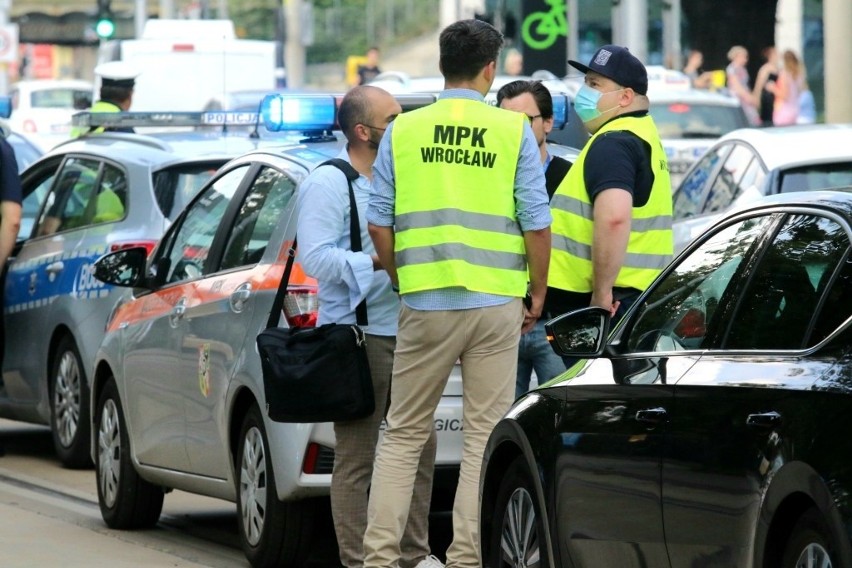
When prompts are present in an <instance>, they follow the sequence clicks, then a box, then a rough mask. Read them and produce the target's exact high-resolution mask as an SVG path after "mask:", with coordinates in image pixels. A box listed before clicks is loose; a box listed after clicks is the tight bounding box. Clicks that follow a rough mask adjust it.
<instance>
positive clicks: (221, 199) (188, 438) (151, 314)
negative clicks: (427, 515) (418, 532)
mask: <svg viewBox="0 0 852 568" xmlns="http://www.w3.org/2000/svg"><path fill="white" fill-rule="evenodd" d="M398 100H399V101H400V103H401V105H402V107H403V110H406V109H410V108H412V107H413V106H419V105H422V104H425V103H429V102H432V101H433V100H434V97H433V96H431V95H427V96H420V97H416V96H414V97H412V96H399V97H398ZM335 108H336V107H335V99H334V98H333V97H331V96H307V95H280V94H278V95H270V96H269V97H267V99H266V100H265V101H264V106H263V112H262V115H263V117H264V121H265V122H266V123H267V125H268V127H269V128H272V129H273V130H284V131H293V130H304V131H306V132H305V134H301V133H299V135H298V136H296V137H294V138H292V141H291V142H290V143H288V144H285V145H282V146H280V147H268V148H264V149H262V150H257V151H253V152H250V153H247V154H246V155H244V156H241V157H239V158H237V159H235V160H232V161H231V162H229V163H228V164H226V165H225V166H224V167H223V168H222V169H221V170H220V171H219V172H218V173H217V174H216V176H215V177H214V178H213V179H211V180H210V181H209V182H208V183H207V185H206V186H205V188H204V189H203V190H202V191H201V192H200V193H199V194H198V196H196V197H195V199H193V200H192V201H191V202H190V203H189V205H188V207H187V208H186V210H185V211H184V212H183V214H182V215H181V216H180V218H179V219H178V220H177V221H176V222H175V223H174V225H173V226H172V227H171V228H170V229H169V230H168V231H167V232H166V234H165V235H164V237H163V239H162V240H161V241H160V243H159V244H158V246H157V247H156V249H155V250H154V252H153V253H152V254H151V255H150V256H148V255H147V252H146V250H145V249H144V248H141V247H134V248H128V249H125V250H121V251H117V252H114V253H111V254H109V255H107V256H105V257H104V258H102V259H101V260H99V261H98V263H97V269H96V275H97V276H98V277H99V278H103V279H105V280H107V281H109V282H110V283H112V284H113V285H118V286H127V287H129V288H131V289H132V294H130V295H128V296H125V297H124V298H123V301H122V302H121V303H120V304H119V305H118V306H116V309H115V311H114V312H113V314H112V316H111V317H110V320H109V322H108V324H107V332H106V336H105V337H104V340H103V345H102V347H101V349H100V350H99V352H98V354H97V357H96V361H95V367H94V373H93V378H92V386H91V407H92V409H93V417H94V421H93V423H92V424H91V429H92V437H93V443H95V445H94V446H93V459H94V461H95V464H96V472H97V486H98V497H99V502H100V507H101V511H102V514H103V517H104V520H105V521H106V523H107V524H108V525H109V526H110V527H113V528H118V529H126V528H139V527H146V526H151V525H153V524H154V523H156V522H157V519H158V518H159V515H160V512H161V508H162V504H163V496H164V488H168V489H181V490H185V491H190V492H193V493H200V494H203V495H209V496H213V497H218V498H222V499H226V500H230V501H234V502H236V504H237V510H238V513H239V520H238V525H239V534H240V540H241V543H242V547H243V549H244V551H245V554H246V556H247V557H248V559H249V560H250V562H251V564H252V565H255V566H260V565H264V566H266V565H276V566H277V565H285V566H293V567H300V566H303V564H302V562H303V559H304V555H305V553H306V552H307V550H308V548H309V547H310V546H311V541H310V539H309V538H308V537H307V535H308V534H310V532H311V526H312V522H313V517H314V514H315V509H316V505H315V503H314V502H312V500H311V498H312V497H317V496H325V495H328V493H329V487H330V483H331V473H332V465H333V462H334V446H335V441H334V431H333V427H332V425H331V424H328V423H324V424H285V423H277V422H273V421H271V420H270V419H269V418H268V416H267V413H266V403H265V394H264V387H263V375H262V371H261V363H260V357H259V355H258V352H257V349H256V345H255V338H256V337H257V334H258V333H259V332H260V331H262V330H263V329H264V328H265V327H266V322H267V319H268V317H269V312H270V309H271V306H272V302H273V298H274V296H275V292H276V290H277V288H278V285H279V282H280V280H281V277H282V273H283V271H284V265H285V262H286V259H287V257H288V250H289V248H290V247H291V246H292V243H293V240H294V238H295V230H296V217H297V211H296V201H297V200H296V195H297V192H298V191H299V183H300V182H301V181H302V180H303V179H304V178H305V177H306V176H307V175H308V173H309V172H310V171H311V170H312V169H313V168H315V167H316V166H318V165H319V164H321V163H322V162H324V161H326V160H328V159H329V158H332V157H336V156H337V155H338V154H339V152H340V150H341V148H342V147H343V144H344V143H345V139H344V138H343V136H342V134H341V133H339V132H336V131H334V130H333V128H334V123H335ZM563 108H565V107H564V105H563ZM562 120H563V121H564V115H563V118H562ZM316 309H317V300H316V283H315V282H314V281H313V280H312V279H310V278H307V277H306V276H305V275H304V273H303V272H302V271H301V270H300V268H299V265H298V263H296V264H295V265H294V270H293V275H292V276H291V280H290V285H289V287H288V296H287V298H286V300H285V303H284V317H283V318H282V321H281V323H280V325H281V326H287V325H299V326H305V325H312V324H313V322H315V321H316ZM435 427H436V430H437V434H438V452H437V458H436V470H437V471H436V484H440V478H441V477H444V476H443V475H442V473H446V474H448V475H447V476H446V477H448V478H450V479H451V478H452V474H453V473H454V472H455V473H456V474H457V470H458V465H459V463H460V458H461V453H462V433H461V431H462V428H463V424H462V400H461V380H460V374H459V371H458V368H457V369H456V370H455V371H454V372H453V373H452V375H451V377H450V380H449V381H448V384H447V387H446V389H445V391H444V394H443V397H442V399H441V402H440V404H439V406H438V409H437V411H436V414H435Z"/></svg>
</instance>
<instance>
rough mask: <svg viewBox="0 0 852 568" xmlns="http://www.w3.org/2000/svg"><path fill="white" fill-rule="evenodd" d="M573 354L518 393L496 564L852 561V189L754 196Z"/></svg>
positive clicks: (500, 470) (488, 543)
mask: <svg viewBox="0 0 852 568" xmlns="http://www.w3.org/2000/svg"><path fill="white" fill-rule="evenodd" d="M547 328H548V332H549V335H551V336H552V337H553V339H552V341H553V343H554V344H555V345H556V348H557V349H556V350H557V352H558V353H560V354H562V355H564V356H569V357H582V358H584V359H581V360H580V361H579V362H578V363H577V364H576V365H575V366H574V367H572V368H570V369H569V370H568V371H566V372H565V373H564V374H563V375H561V376H559V377H557V378H555V379H553V380H552V381H551V382H550V383H548V384H547V385H545V386H543V387H540V388H539V389H538V390H536V391H533V392H531V393H529V394H527V395H526V396H525V397H523V398H521V399H520V400H518V401H517V402H516V403H515V404H514V406H513V407H512V409H511V410H510V411H509V412H508V413H507V415H506V416H505V417H504V419H503V420H502V421H501V422H499V423H498V425H497V426H496V428H495V429H494V431H493V433H492V434H491V437H490V439H489V442H488V445H487V448H486V451H485V458H484V463H483V469H482V477H481V495H482V503H481V530H480V534H481V543H482V551H483V561H484V564H483V565H484V566H487V567H490V568H497V567H503V566H512V567H518V566H575V567H577V568H581V567H585V566H619V567H624V568H632V567H640V566H667V567H671V568H686V567H694V566H699V565H701V566H705V565H712V566H753V567H764V566H772V567H781V568H794V567H795V568H798V567H802V566H822V567H826V568H829V567H835V568H838V567H841V566H852V538H851V537H850V532H849V529H848V527H849V526H850V524H852V500H850V495H852V458H850V456H852V437H851V436H849V435H848V434H849V433H850V432H852V423H850V418H849V417H850V416H852V348H851V347H850V346H852V191H833V192H832V191H820V192H810V193H791V194H785V195H779V196H773V197H770V198H765V200H762V201H760V202H756V203H754V204H751V205H750V206H746V207H742V208H739V209H738V210H737V211H736V212H732V213H731V214H729V215H728V216H726V217H725V218H724V219H723V220H721V221H720V222H719V223H718V224H716V225H715V226H714V227H713V228H712V229H710V230H708V231H707V232H706V233H704V234H703V235H702V236H701V237H700V238H698V239H697V240H696V241H695V242H693V243H692V244H691V245H690V246H689V247H688V248H687V249H686V250H685V251H684V252H683V253H682V254H681V255H680V256H678V257H677V258H676V259H675V260H674V262H673V263H672V264H671V265H670V266H669V267H668V268H666V269H665V270H664V271H663V273H662V274H661V275H660V276H659V277H658V278H657V279H656V280H655V281H654V282H653V283H652V284H651V286H650V287H649V288H648V290H646V291H645V292H644V294H643V295H642V296H641V297H640V298H639V300H638V301H637V302H636V304H635V305H634V306H633V307H632V308H631V309H630V310H629V311H628V312H627V313H626V314H625V316H624V318H623V319H622V320H621V321H620V322H619V323H618V324H617V325H616V326H615V329H614V331H612V333H609V329H610V315H609V311H608V310H603V309H600V308H585V309H582V310H578V311H575V312H571V313H569V314H565V315H562V316H560V317H558V318H556V319H554V320H551V321H550V322H548V324H547Z"/></svg>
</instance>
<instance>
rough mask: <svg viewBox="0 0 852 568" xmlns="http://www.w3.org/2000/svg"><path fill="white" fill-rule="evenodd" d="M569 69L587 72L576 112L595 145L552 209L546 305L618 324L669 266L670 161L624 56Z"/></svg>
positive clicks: (643, 88)
mask: <svg viewBox="0 0 852 568" xmlns="http://www.w3.org/2000/svg"><path fill="white" fill-rule="evenodd" d="M568 63H569V65H571V66H572V67H575V68H577V69H579V70H580V71H582V72H584V73H585V74H586V78H585V84H584V85H583V86H582V87H581V88H580V90H579V91H578V92H577V95H576V96H575V98H574V109H575V110H576V111H577V114H578V115H579V117H580V119H581V120H582V121H583V123H584V124H585V125H586V128H587V129H588V130H589V132H590V133H591V134H592V137H591V138H590V139H589V141H588V142H587V143H586V145H585V146H584V147H583V150H582V151H581V152H580V155H579V156H578V158H577V160H576V161H575V162H574V165H573V167H572V168H571V171H569V172H568V175H567V176H566V177H565V179H564V180H563V182H562V183H561V184H560V185H559V188H558V189H557V190H556V194H555V195H554V196H553V200H552V201H551V208H552V211H553V227H552V229H553V250H552V251H551V260H550V275H549V280H548V285H549V286H550V288H549V290H548V301H549V302H551V303H552V304H553V305H554V306H556V309H557V310H558V311H559V312H567V311H571V310H574V309H578V308H582V307H586V306H589V305H592V306H600V307H603V308H606V309H608V310H610V312H611V313H612V314H613V315H614V316H616V317H620V316H621V315H622V314H623V313H624V311H626V309H627V308H628V307H629V305H630V304H632V303H633V302H634V301H635V300H636V298H637V297H638V296H639V294H640V293H641V292H642V291H643V290H645V288H647V287H648V285H649V284H650V283H651V281H652V280H654V278H655V277H656V276H657V275H658V274H659V273H660V271H661V270H662V269H663V267H665V266H666V264H668V262H669V261H670V260H671V258H672V254H673V250H674V244H673V235H672V228H671V227H672V190H671V181H670V180H669V172H668V169H667V161H666V154H665V151H664V150H663V145H662V143H661V142H660V136H659V134H658V133H657V127H656V125H655V124H654V120H653V119H652V118H651V116H650V115H649V114H648V106H649V103H648V97H647V96H646V95H647V91H648V74H647V71H646V70H645V66H644V65H642V63H641V62H640V61H639V60H638V59H637V58H636V57H635V56H634V55H633V54H632V53H630V51H628V50H627V48H625V47H621V46H617V45H605V46H603V47H601V48H600V49H598V50H597V52H595V54H594V56H593V57H592V60H591V62H590V63H589V65H583V64H582V63H578V62H576V61H569V62H568ZM566 363H570V362H569V361H566Z"/></svg>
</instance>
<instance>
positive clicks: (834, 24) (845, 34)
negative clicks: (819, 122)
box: [822, 0, 852, 123]
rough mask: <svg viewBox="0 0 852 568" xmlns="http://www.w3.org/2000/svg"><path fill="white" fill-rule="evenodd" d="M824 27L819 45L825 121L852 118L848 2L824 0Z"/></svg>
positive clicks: (851, 11) (850, 13)
mask: <svg viewBox="0 0 852 568" xmlns="http://www.w3.org/2000/svg"><path fill="white" fill-rule="evenodd" d="M822 19H823V26H824V30H825V35H824V38H825V43H824V45H823V50H824V55H823V58H824V61H825V121H826V122H829V123H841V122H852V97H850V96H849V93H850V91H852V74H850V73H849V70H850V69H852V42H850V41H849V24H850V22H852V2H849V0H825V2H824V3H823V12H822Z"/></svg>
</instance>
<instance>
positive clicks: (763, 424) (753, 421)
mask: <svg viewBox="0 0 852 568" xmlns="http://www.w3.org/2000/svg"><path fill="white" fill-rule="evenodd" d="M780 423H781V415H780V414H778V413H777V412H775V411H772V412H761V413H759V414H749V415H748V418H746V424H747V425H749V426H754V427H756V428H771V427H773V426H777V425H778V424H780Z"/></svg>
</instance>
